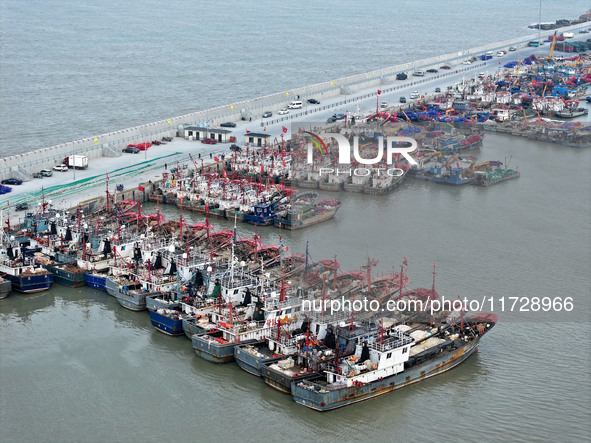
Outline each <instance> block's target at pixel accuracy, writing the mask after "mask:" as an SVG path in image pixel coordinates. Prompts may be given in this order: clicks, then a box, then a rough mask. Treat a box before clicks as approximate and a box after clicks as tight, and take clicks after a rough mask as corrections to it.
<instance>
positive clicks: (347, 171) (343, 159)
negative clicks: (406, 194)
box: [302, 131, 417, 177]
mask: <svg viewBox="0 0 591 443" xmlns="http://www.w3.org/2000/svg"><path fill="white" fill-rule="evenodd" d="M302 133H303V134H305V135H304V136H303V137H304V138H306V139H307V140H308V141H310V144H308V151H307V163H308V164H313V163H314V152H315V151H316V150H318V152H319V153H320V155H321V156H325V155H326V154H327V153H328V148H327V146H326V143H325V141H324V140H328V139H334V140H335V141H336V143H337V146H338V163H339V164H341V165H349V166H351V164H352V162H351V151H352V152H353V159H354V161H355V162H357V163H359V164H361V165H368V166H373V165H377V164H378V163H381V162H383V161H384V154H385V161H386V164H387V165H392V164H393V163H394V161H393V158H394V157H395V155H398V156H402V157H404V158H405V159H406V160H407V161H408V163H409V165H417V161H416V160H415V159H414V158H413V157H412V156H411V155H410V153H411V152H414V151H416V149H417V141H416V140H415V139H413V138H412V137H400V136H388V137H383V136H378V137H377V151H376V153H375V156H374V157H373V158H363V157H362V156H361V152H360V147H359V136H357V135H356V136H353V147H352V149H351V144H350V142H349V139H347V137H345V136H344V135H342V134H337V133H329V132H322V133H319V134H315V133H313V132H309V131H302ZM384 139H385V140H386V143H385V146H384ZM372 171H373V172H374V173H375V174H376V175H378V176H380V175H388V176H392V177H399V176H402V175H404V174H405V172H406V169H402V168H398V167H392V168H375V167H374V168H372V169H369V168H367V167H361V168H324V167H322V168H320V169H319V173H320V175H327V174H336V175H349V176H352V175H355V176H367V175H370V174H371V173H372Z"/></svg>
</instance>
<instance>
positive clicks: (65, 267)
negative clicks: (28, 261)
mask: <svg viewBox="0 0 591 443" xmlns="http://www.w3.org/2000/svg"><path fill="white" fill-rule="evenodd" d="M42 266H43V267H44V268H45V269H47V270H48V271H49V272H51V273H52V274H53V280H54V282H56V283H59V284H60V285H63V286H69V287H71V288H77V287H80V286H85V285H86V280H85V273H86V271H85V270H84V269H82V268H79V267H78V266H76V265H75V264H67V263H55V262H51V261H43V262H42Z"/></svg>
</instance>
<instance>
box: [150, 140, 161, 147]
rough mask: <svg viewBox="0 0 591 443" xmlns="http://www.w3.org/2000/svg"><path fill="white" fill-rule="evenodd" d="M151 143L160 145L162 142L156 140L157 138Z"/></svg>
mask: <svg viewBox="0 0 591 443" xmlns="http://www.w3.org/2000/svg"><path fill="white" fill-rule="evenodd" d="M152 144H153V145H156V146H158V145H161V144H162V142H161V141H158V140H152Z"/></svg>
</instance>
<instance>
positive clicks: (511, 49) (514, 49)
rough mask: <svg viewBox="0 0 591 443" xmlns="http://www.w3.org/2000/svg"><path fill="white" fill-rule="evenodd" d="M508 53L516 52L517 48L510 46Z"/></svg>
mask: <svg viewBox="0 0 591 443" xmlns="http://www.w3.org/2000/svg"><path fill="white" fill-rule="evenodd" d="M509 51H517V47H516V46H510V47H509Z"/></svg>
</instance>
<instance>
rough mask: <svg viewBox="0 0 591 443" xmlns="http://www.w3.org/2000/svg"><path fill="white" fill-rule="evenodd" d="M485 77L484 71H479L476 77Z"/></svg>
mask: <svg viewBox="0 0 591 443" xmlns="http://www.w3.org/2000/svg"><path fill="white" fill-rule="evenodd" d="M484 77H486V74H485V73H484V72H481V73H480V74H478V78H484Z"/></svg>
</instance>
